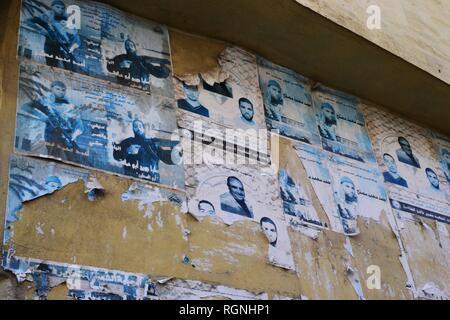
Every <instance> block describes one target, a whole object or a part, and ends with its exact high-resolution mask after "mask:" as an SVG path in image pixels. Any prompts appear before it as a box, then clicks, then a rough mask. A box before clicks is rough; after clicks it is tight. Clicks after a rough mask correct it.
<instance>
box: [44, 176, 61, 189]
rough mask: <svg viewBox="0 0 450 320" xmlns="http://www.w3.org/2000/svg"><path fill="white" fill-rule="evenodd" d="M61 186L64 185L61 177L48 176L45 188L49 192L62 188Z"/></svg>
mask: <svg viewBox="0 0 450 320" xmlns="http://www.w3.org/2000/svg"><path fill="white" fill-rule="evenodd" d="M61 186H62V184H61V180H59V178H58V177H56V176H51V177H48V178H47V181H46V182H45V189H46V190H47V192H49V193H52V192H55V191H56V190H59V189H61Z"/></svg>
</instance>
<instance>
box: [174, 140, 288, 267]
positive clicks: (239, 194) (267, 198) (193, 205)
mask: <svg viewBox="0 0 450 320" xmlns="http://www.w3.org/2000/svg"><path fill="white" fill-rule="evenodd" d="M183 140H184V139H183ZM193 144H195V145H194V147H193V148H195V150H196V151H195V152H196V153H199V152H204V156H203V159H202V160H203V161H202V162H201V163H200V162H198V163H190V164H188V165H186V191H187V193H188V211H189V213H190V214H191V215H193V216H194V217H195V218H197V219H199V220H202V219H203V218H205V217H210V218H212V219H219V220H221V221H223V222H224V223H225V224H227V225H231V224H233V223H236V222H239V221H249V222H254V223H255V222H256V223H258V224H260V226H261V231H262V232H264V234H265V235H266V237H267V240H268V242H269V252H268V260H269V262H270V263H272V264H274V265H276V266H279V267H282V268H286V269H291V270H293V269H295V267H294V262H293V257H292V252H291V244H290V240H289V236H288V233H287V228H286V227H287V226H286V223H285V221H284V217H283V213H282V204H281V201H280V192H279V185H278V177H277V173H276V172H275V171H274V170H271V167H270V165H268V164H267V163H265V162H258V161H257V159H254V160H256V161H254V162H252V163H249V162H247V163H246V164H243V163H244V161H246V160H248V159H240V158H244V157H242V156H240V155H238V154H237V153H235V154H234V160H233V161H232V160H231V159H232V158H231V157H230V155H229V154H230V153H233V152H226V151H225V152H222V151H219V147H217V146H214V145H210V146H208V148H207V149H206V150H203V151H200V147H201V144H200V143H199V142H193ZM185 147H186V144H185V143H184V142H183V150H185ZM220 159H222V162H220ZM224 159H227V161H223V160H224ZM213 160H216V161H213ZM217 161H219V162H220V164H218V162H217Z"/></svg>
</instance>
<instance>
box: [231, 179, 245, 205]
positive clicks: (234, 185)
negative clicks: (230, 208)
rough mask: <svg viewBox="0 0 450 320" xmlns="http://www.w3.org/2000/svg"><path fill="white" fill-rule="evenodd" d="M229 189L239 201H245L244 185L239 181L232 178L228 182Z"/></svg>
mask: <svg viewBox="0 0 450 320" xmlns="http://www.w3.org/2000/svg"><path fill="white" fill-rule="evenodd" d="M228 189H229V190H230V194H231V195H232V196H233V198H234V199H236V200H237V201H244V200H245V191H244V185H243V184H242V182H241V181H239V180H238V179H236V178H231V179H230V180H229V182H228Z"/></svg>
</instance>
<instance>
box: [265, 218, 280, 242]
mask: <svg viewBox="0 0 450 320" xmlns="http://www.w3.org/2000/svg"><path fill="white" fill-rule="evenodd" d="M261 228H262V230H263V232H264V234H265V235H266V237H267V240H269V243H270V244H271V245H275V244H276V242H277V238H278V233H277V227H276V226H275V224H274V223H273V222H271V221H270V220H262V221H261Z"/></svg>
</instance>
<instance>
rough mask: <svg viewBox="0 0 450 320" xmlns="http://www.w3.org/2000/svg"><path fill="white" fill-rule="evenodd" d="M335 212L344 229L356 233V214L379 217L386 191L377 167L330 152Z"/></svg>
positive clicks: (385, 209)
mask: <svg viewBox="0 0 450 320" xmlns="http://www.w3.org/2000/svg"><path fill="white" fill-rule="evenodd" d="M329 163H330V167H329V168H330V174H331V180H332V184H333V192H334V193H333V196H334V201H335V206H336V209H337V210H336V213H337V215H338V217H339V219H340V221H341V224H342V227H343V231H344V233H345V234H348V235H356V234H358V233H359V228H358V225H357V220H358V217H363V218H368V219H369V218H370V219H373V220H376V221H379V220H380V215H381V213H382V212H383V211H384V212H387V195H386V191H385V189H384V185H383V180H382V178H381V174H380V172H379V170H378V168H377V167H370V166H366V165H364V164H360V163H358V162H354V161H351V160H349V159H346V158H343V157H339V156H329Z"/></svg>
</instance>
